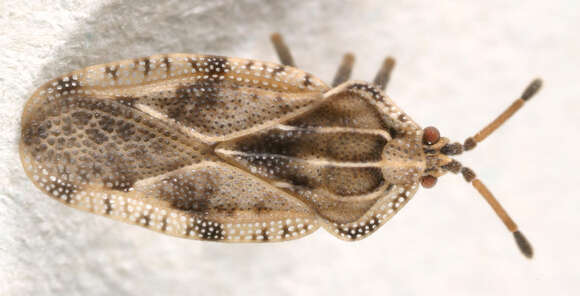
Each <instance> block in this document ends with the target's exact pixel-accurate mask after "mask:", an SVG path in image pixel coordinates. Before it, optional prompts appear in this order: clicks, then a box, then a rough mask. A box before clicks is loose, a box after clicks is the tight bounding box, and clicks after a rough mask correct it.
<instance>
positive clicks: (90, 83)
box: [20, 54, 327, 241]
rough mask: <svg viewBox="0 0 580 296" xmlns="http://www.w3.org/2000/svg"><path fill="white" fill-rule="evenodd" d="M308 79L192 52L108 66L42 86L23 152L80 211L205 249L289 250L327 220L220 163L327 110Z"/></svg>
mask: <svg viewBox="0 0 580 296" xmlns="http://www.w3.org/2000/svg"><path fill="white" fill-rule="evenodd" d="M326 90H327V87H326V86H325V85H324V84H323V83H322V82H321V81H320V80H318V79H316V78H314V77H312V76H311V75H310V74H307V73H305V72H302V71H300V70H297V69H294V68H291V67H285V66H281V65H276V64H269V63H262V62H257V61H251V60H243V59H233V58H223V57H215V56H200V55H186V54H172V55H158V56H151V57H147V58H141V59H135V60H126V61H121V62H116V63H110V64H105V65H97V66H92V67H88V68H85V69H81V70H78V71H75V72H72V73H70V74H68V75H65V76H62V77H60V78H57V79H55V80H53V81H50V82H48V83H47V84H45V85H44V86H42V87H41V88H39V89H38V90H37V91H36V92H35V94H34V95H33V96H32V97H31V98H30V99H29V101H28V102H27V104H26V106H25V109H24V112H23V116H22V134H21V141H20V155H21V160H22V163H23V166H24V169H25V171H26V173H27V174H28V176H29V177H30V178H31V179H32V180H33V182H34V183H35V185H36V186H37V187H39V188H40V189H41V190H43V191H44V192H45V193H47V194H48V195H50V196H51V197H53V198H55V199H57V200H59V201H61V202H63V203H65V204H67V205H69V206H72V207H75V208H78V209H81V210H85V211H89V212H93V213H96V214H100V215H104V216H109V217H111V218H114V219H118V220H121V221H125V222H128V223H133V224H138V225H141V226H144V227H147V228H149V229H152V230H156V231H160V232H163V233H167V234H171V235H176V236H183V237H189V238H196V239H205V240H221V241H279V240H287V239H292V238H297V237H301V236H304V235H306V234H308V233H310V232H312V231H314V230H315V229H317V228H318V226H319V224H318V219H317V216H316V213H315V212H314V211H313V210H312V209H311V208H310V207H309V206H308V205H307V204H305V203H304V202H303V201H301V200H299V199H296V198H295V197H294V196H292V195H291V194H290V193H288V192H286V191H283V190H280V189H278V188H276V187H272V186H270V185H269V184H268V183H267V182H265V181H263V180H261V179H259V178H255V177H254V176H252V175H251V174H249V173H248V172H247V171H244V170H243V169H240V168H237V167H234V166H232V165H230V164H227V163H224V162H223V161H221V160H220V159H219V157H217V156H216V155H215V154H214V150H213V147H214V145H215V144H216V143H218V142H219V141H224V140H228V139H233V138H236V137H240V136H244V135H247V134H252V133H254V132H255V131H258V130H263V129H268V127H270V126H273V125H277V124H278V123H279V120H280V119H281V118H282V119H284V118H293V117H295V116H296V115H297V114H301V113H304V112H305V110H310V109H311V108H312V106H314V105H316V104H318V103H319V102H320V99H321V96H322V93H323V92H324V91H326Z"/></svg>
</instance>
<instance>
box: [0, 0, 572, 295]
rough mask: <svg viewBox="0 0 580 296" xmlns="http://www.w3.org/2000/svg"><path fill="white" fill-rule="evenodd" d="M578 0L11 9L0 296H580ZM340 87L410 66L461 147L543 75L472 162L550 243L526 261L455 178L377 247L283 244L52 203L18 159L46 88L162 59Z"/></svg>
mask: <svg viewBox="0 0 580 296" xmlns="http://www.w3.org/2000/svg"><path fill="white" fill-rule="evenodd" d="M579 28H580V6H579V5H578V3H577V2H575V1H564V0H561V1H559V0H553V1H509V2H508V1H499V0H492V1H467V2H464V1H463V2H459V1H437V2H433V1H426V0H414V1H383V0H364V1H295V0H285V1H255V0H239V1H235V0H217V1H203V0H193V1H191V0H183V1H179V0H171V1H154V0H149V1H136V0H106V1H105V0H99V1H88V0H86V1H79V0H76V1H64V0H60V1H57V0H54V1H38V0H36V1H26V2H24V1H18V0H4V1H0V48H1V50H0V82H1V87H0V92H1V93H0V127H1V128H2V129H1V131H2V132H1V133H0V161H1V163H0V164H1V165H0V294H1V295H104V294H109V295H165V294H167V295H173V294H191V295H331V294H332V295H376V294H381V295H420V294H422V295H426V294H429V295H466V294H468V295H575V294H578V293H579V292H580V284H579V283H578V281H577V280H578V275H579V274H580V256H579V255H578V252H577V251H578V249H579V248H580V236H578V229H580V220H579V218H578V213H579V212H580V201H579V200H578V189H577V184H578V165H579V164H580V163H579V156H578V153H577V152H576V151H575V150H574V149H576V148H574V147H578V144H579V143H580V142H579V140H578V132H579V130H580V129H579V128H580V120H579V119H578V114H579V111H580V100H578V94H579V91H580V85H579V82H578V79H579V77H580V75H579V71H578V69H579V68H580V55H579V53H580V39H579V38H578V29H579ZM274 31H278V32H280V33H282V34H283V35H284V37H285V39H286V42H287V43H288V44H289V46H290V47H291V49H292V52H293V55H294V59H295V61H296V63H297V65H298V67H300V68H302V69H304V70H306V71H308V72H311V73H313V74H314V75H315V76H317V77H319V78H322V79H323V80H326V81H328V82H330V81H331V80H332V78H333V76H334V72H335V70H336V68H337V66H338V63H339V61H340V60H341V57H342V54H344V53H345V52H347V51H351V52H353V53H354V54H355V55H356V62H355V68H354V73H353V78H354V79H361V80H371V79H372V78H373V77H374V75H375V73H376V71H377V70H378V67H379V65H380V63H381V61H382V60H383V59H384V57H385V56H386V55H392V56H394V57H395V58H396V59H397V65H396V67H395V70H394V72H393V75H392V79H391V83H390V85H389V88H388V90H387V93H388V95H389V96H390V97H391V98H392V99H393V100H395V102H397V104H398V105H399V106H400V107H402V108H403V110H405V111H406V113H407V114H408V115H409V116H411V117H412V118H413V119H414V120H415V121H416V122H418V123H419V124H421V125H423V126H427V125H434V126H437V127H438V128H439V130H440V131H441V133H442V134H443V135H444V136H446V137H449V138H451V139H452V140H457V141H461V142H462V141H463V140H464V139H465V138H466V137H468V136H471V135H472V134H474V133H475V132H476V131H478V130H479V129H480V128H481V127H483V126H484V125H485V124H487V123H488V122H489V121H490V120H491V119H492V118H493V117H495V116H496V115H497V114H498V113H499V112H501V111H502V110H503V109H504V108H505V107H506V106H508V105H509V104H510V103H511V102H512V101H513V99H515V98H516V97H517V96H519V95H520V93H521V91H522V90H523V89H524V87H525V86H526V85H527V84H528V83H529V82H530V81H531V80H532V79H533V78H535V77H542V78H543V79H544V82H545V83H544V87H543V89H542V90H541V91H540V93H539V94H538V95H537V96H536V97H534V98H533V99H532V100H531V101H530V102H529V104H526V106H525V107H524V109H523V110H522V111H521V112H520V113H519V114H516V116H515V117H514V118H513V119H511V120H510V121H509V122H508V123H507V124H506V126H504V127H502V128H501V129H500V130H499V131H498V132H497V133H496V134H494V135H492V136H491V137H490V138H489V139H487V140H486V141H485V142H483V143H482V144H480V145H479V146H478V148H477V149H476V150H475V151H473V152H471V153H468V154H466V155H464V156H461V157H460V158H459V159H460V160H461V161H462V162H463V163H464V164H465V165H467V166H470V167H471V168H473V169H474V170H475V171H476V172H477V173H478V175H479V177H480V178H481V179H482V180H483V181H484V182H485V183H486V184H487V185H488V187H489V188H490V189H491V191H492V192H494V193H495V195H496V196H497V197H498V199H499V200H500V201H501V202H502V203H503V205H504V207H505V208H506V209H507V210H508V212H509V213H510V214H511V216H512V217H513V218H514V220H515V221H516V223H518V224H519V225H520V228H521V229H522V231H523V232H524V233H525V234H526V235H527V237H528V239H529V240H530V241H531V242H532V244H533V245H534V248H535V252H536V254H535V258H534V259H533V260H527V259H526V258H524V257H523V256H522V255H521V254H520V253H519V251H518V250H517V247H516V246H515V243H514V242H513V239H512V237H511V235H510V234H509V233H508V232H507V231H506V230H505V228H504V226H503V225H502V224H501V222H500V220H499V219H497V217H496V216H495V215H494V214H493V212H492V210H491V209H490V208H489V206H488V205H487V204H486V203H485V201H484V200H483V199H481V198H480V197H479V195H478V194H477V192H475V190H474V189H473V188H472V187H471V186H470V185H468V184H466V183H465V182H464V181H463V179H462V178H461V177H459V176H452V175H450V176H447V177H444V178H441V179H440V180H439V183H438V185H437V186H436V187H435V188H433V189H429V190H425V189H420V190H419V192H418V193H417V194H416V195H415V197H414V199H413V200H412V201H411V202H410V203H409V204H408V205H407V206H406V207H405V209H403V210H402V211H401V212H400V213H399V214H398V215H396V216H395V217H394V218H393V219H392V220H391V221H389V222H388V223H387V224H386V225H385V226H383V227H382V228H381V229H379V230H378V231H377V232H376V233H375V234H373V235H372V236H370V237H369V238H367V239H365V240H362V241H360V242H356V243H348V242H344V241H340V240H338V239H336V238H334V237H333V236H332V235H330V234H328V233H326V231H325V230H322V229H321V230H319V231H318V232H316V233H315V234H313V235H311V236H308V237H306V238H304V239H301V240H296V241H291V242H287V243H276V244H238V245H236V244H220V243H207V242H199V241H190V240H183V239H178V238H173V237H168V236H163V235H160V234H158V233H154V232H151V231H148V230H145V229H142V228H139V227H135V226H131V225H126V224H122V223H119V222H115V221H112V220H108V219H106V218H102V217H99V216H95V215H91V214H88V213H85V212H80V211H76V210H74V209H71V208H67V207H65V206H63V205H62V204H60V203H57V202H56V201H53V200H51V199H49V198H48V197H46V196H44V195H43V194H42V193H41V192H40V191H39V190H38V189H36V188H35V187H34V186H33V185H32V183H31V182H30V181H29V180H28V179H27V177H26V176H25V174H24V172H23V170H22V167H21V165H20V161H19V157H18V147H17V146H18V145H17V144H18V139H19V135H20V128H19V126H20V114H21V112H22V107H23V105H24V103H25V102H26V100H27V99H28V97H30V95H32V93H33V91H34V90H35V89H36V88H37V87H38V86H40V84H42V83H43V82H45V81H47V80H49V79H51V78H54V77H56V76H59V75H62V74H64V73H67V72H69V71H71V70H74V69H77V68H81V67H85V66H89V65H93V64H99V63H104V62H110V61H115V60H120V59H126V58H134V57H140V56H147V55H151V54H155V53H171V52H187V53H208V54H219V55H226V56H234V57H243V58H253V59H258V60H266V61H276V60H277V58H276V55H275V52H274V50H273V49H272V47H271V45H270V43H269V35H270V33H271V32H274Z"/></svg>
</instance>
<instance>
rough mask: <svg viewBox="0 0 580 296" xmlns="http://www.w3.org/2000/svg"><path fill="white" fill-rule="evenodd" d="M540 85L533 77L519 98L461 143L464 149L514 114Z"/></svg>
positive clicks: (539, 81)
mask: <svg viewBox="0 0 580 296" xmlns="http://www.w3.org/2000/svg"><path fill="white" fill-rule="evenodd" d="M541 87H542V80H541V79H539V78H536V79H534V80H533V81H532V82H531V83H530V84H529V85H528V87H526V89H525V90H524V92H523V93H522V95H521V96H520V98H518V99H516V100H515V101H514V102H513V103H512V104H511V105H510V106H509V107H508V108H507V109H506V110H505V111H503V112H502V113H501V114H500V115H499V116H498V117H497V118H496V119H494V120H493V121H492V122H491V123H490V124H488V125H487V126H486V127H484V128H483V129H482V130H480V131H479V132H478V133H477V134H475V136H473V137H469V138H467V139H466V140H465V143H464V144H463V147H464V150H466V151H467V150H471V149H473V148H475V146H477V143H479V142H481V141H483V140H484V139H485V138H487V136H489V135H490V134H491V133H493V132H494V131H495V130H496V129H497V128H499V127H500V126H501V125H502V124H503V123H504V122H505V121H506V120H508V119H509V118H510V117H512V116H513V115H514V113H516V112H517V111H518V110H520V108H521V107H522V106H523V105H524V103H525V102H527V101H528V100H529V99H531V98H532V97H533V96H534V95H535V94H536V93H537V92H538V90H539V89H540V88H541Z"/></svg>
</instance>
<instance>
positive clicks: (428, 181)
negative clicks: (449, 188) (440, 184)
mask: <svg viewBox="0 0 580 296" xmlns="http://www.w3.org/2000/svg"><path fill="white" fill-rule="evenodd" d="M435 184H437V178H435V177H433V176H430V175H427V176H424V177H423V178H421V186H423V188H432V187H433V186H435Z"/></svg>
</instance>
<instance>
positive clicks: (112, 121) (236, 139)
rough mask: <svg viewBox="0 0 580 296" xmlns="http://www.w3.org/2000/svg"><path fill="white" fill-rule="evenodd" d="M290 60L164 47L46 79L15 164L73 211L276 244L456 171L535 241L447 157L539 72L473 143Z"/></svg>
mask: <svg viewBox="0 0 580 296" xmlns="http://www.w3.org/2000/svg"><path fill="white" fill-rule="evenodd" d="M272 41H273V44H274V46H275V48H276V51H277V53H278V55H279V58H280V60H281V62H282V64H274V63H267V62H260V61H256V60H247V59H238V58H229V57H220V56H209V55H195V54H166V55H154V56H150V57H145V58H139V59H133V60H124V61H119V62H113V63H108V64H103V65H97V66H91V67H87V68H84V69H80V70H77V71H74V72H72V73H69V74H67V75H64V76H61V77H58V78H56V79H54V80H52V81H49V82H48V83H46V84H44V85H43V86H41V87H40V88H39V89H38V90H37V91H36V92H35V93H34V94H33V95H32V97H31V98H30V99H29V100H28V102H27V103H26V105H25V108H24V111H23V114H22V126H21V128H22V133H21V139H20V148H19V149H20V157H21V161H22V164H23V167H24V169H25V171H26V173H27V175H28V176H29V177H30V179H31V180H32V181H33V182H34V184H35V185H36V186H37V187H38V188H39V189H40V190H42V191H43V192H44V193H46V194H47V195H49V196H50V197H52V198H54V199H56V200H58V201H60V202H62V203H64V204H66V205H67V206H70V207H73V208H76V209H79V210H83V211H88V212H92V213H95V214H98V215H103V216H106V217H109V218H112V219H116V220H120V221H123V222H127V223H132V224H136V225H139V226H142V227H146V228H148V229H151V230H154V231H158V232H161V233H165V234H168V235H173V236H178V237H185V238H192V239H199V240H209V241H223V242H275V241H286V240H291V239H296V238H299V237H303V236H305V235H308V234H310V233H312V232H313V231H315V230H317V229H318V228H319V227H321V226H322V227H323V228H325V229H326V230H328V231H329V232H330V233H332V234H334V235H335V236H337V237H338V238H341V239H344V240H359V239H363V238H365V237H367V236H369V235H370V234H371V233H373V232H374V231H376V230H377V229H378V228H379V227H380V226H381V225H383V224H384V223H385V222H386V221H388V220H389V219H390V218H391V217H392V216H393V215H395V214H396V213H397V212H398V211H399V210H400V209H401V208H402V207H403V206H404V205H405V204H406V203H407V202H408V201H409V200H410V199H411V197H412V196H413V195H414V194H415V192H416V191H417V189H418V188H419V185H420V184H422V186H423V187H426V188H429V187H432V186H433V185H435V183H436V181H437V178H438V177H440V176H442V175H444V174H446V173H447V172H451V173H455V174H457V173H459V172H461V173H462V175H463V176H464V177H465V179H466V180H467V182H470V183H471V184H472V185H473V186H474V187H475V188H476V189H477V191H479V192H480V193H481V195H482V196H483V197H484V198H485V199H486V200H487V201H488V202H489V203H490V205H491V206H492V208H493V209H494V210H495V211H496V213H497V214H498V216H499V217H500V218H501V219H502V221H503V222H504V223H505V225H506V226H507V228H508V230H509V231H510V232H512V233H513V234H514V236H515V239H516V242H517V244H518V246H519V247H520V249H521V251H522V252H523V253H524V254H525V255H526V256H528V257H531V256H532V248H531V246H530V244H529V243H528V242H527V240H526V239H525V237H524V236H523V235H522V234H521V232H520V231H519V230H518V227H517V226H516V224H515V223H514V222H513V221H512V220H511V219H510V217H509V216H508V215H507V213H506V212H505V211H504V210H503V209H502V207H501V206H500V204H499V203H498V202H497V200H496V199H495V198H494V197H493V195H492V194H491V193H490V192H489V191H488V190H487V189H486V187H485V186H484V185H483V183H482V182H481V181H480V180H479V179H477V178H476V176H475V173H474V172H473V171H472V170H471V169H469V168H466V167H464V166H462V165H461V164H460V163H459V162H458V161H456V160H454V159H453V158H451V156H454V155H458V154H460V153H462V151H464V150H470V149H473V148H474V147H475V146H476V144H477V143H479V142H481V141H482V140H483V139H485V138H486V137H487V136H488V135H489V134H490V133H492V132H493V131H494V130H495V129H496V128H498V127H499V126H500V125H501V124H502V123H503V122H504V121H505V120H507V119H508V118H509V117H510V116H511V115H512V114H514V113H515V112H516V111H517V110H518V109H519V108H520V107H521V106H522V105H523V104H524V102H526V101H527V100H529V99H530V98H531V97H532V96H533V95H534V93H535V92H536V91H537V90H538V89H539V88H540V85H541V81H540V80H534V81H533V82H532V83H531V84H530V86H529V87H528V88H527V89H526V90H525V91H524V93H523V95H522V96H521V98H519V99H518V100H516V101H515V103H513V104H512V105H511V106H510V107H509V108H508V109H507V110H506V111H505V112H504V113H502V114H501V115H500V116H499V117H498V118H497V119H496V120H494V121H493V122H492V123H491V124H490V125H488V126H487V127H486V128H484V129H483V130H482V131H481V132H479V133H477V134H476V135H475V136H474V137H471V138H468V139H467V140H466V141H465V143H464V144H460V143H451V142H450V141H449V139H447V138H444V137H441V136H440V135H439V132H438V131H437V129H436V128H434V127H427V128H425V129H422V128H421V127H420V126H419V125H418V124H417V123H415V122H414V121H413V120H412V119H411V118H410V117H409V116H408V115H407V114H406V113H405V112H403V110H401V109H400V108H399V107H397V105H396V104H395V103H394V102H393V101H392V100H391V99H390V98H389V97H387V96H386V95H385V94H384V91H385V89H386V86H387V83H388V81H389V77H390V73H391V70H392V68H393V66H394V64H395V62H394V60H393V59H392V58H390V57H388V58H386V59H385V61H384V63H383V64H382V66H381V68H380V70H379V71H378V73H377V75H376V78H375V79H374V82H373V83H369V82H362V81H348V80H349V77H350V73H351V69H352V66H353V62H354V56H353V55H352V54H346V55H345V56H344V58H343V61H342V63H341V65H340V67H339V69H338V71H337V74H336V76H335V79H334V81H333V83H332V87H330V86H328V85H327V84H325V83H324V82H323V81H321V80H320V79H318V78H316V77H314V76H313V75H311V74H309V73H306V72H304V71H301V70H299V69H296V68H294V67H293V66H294V62H293V59H292V56H291V54H290V51H289V49H288V47H287V46H286V44H285V43H284V41H283V39H282V37H281V36H280V35H279V34H273V35H272Z"/></svg>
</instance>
